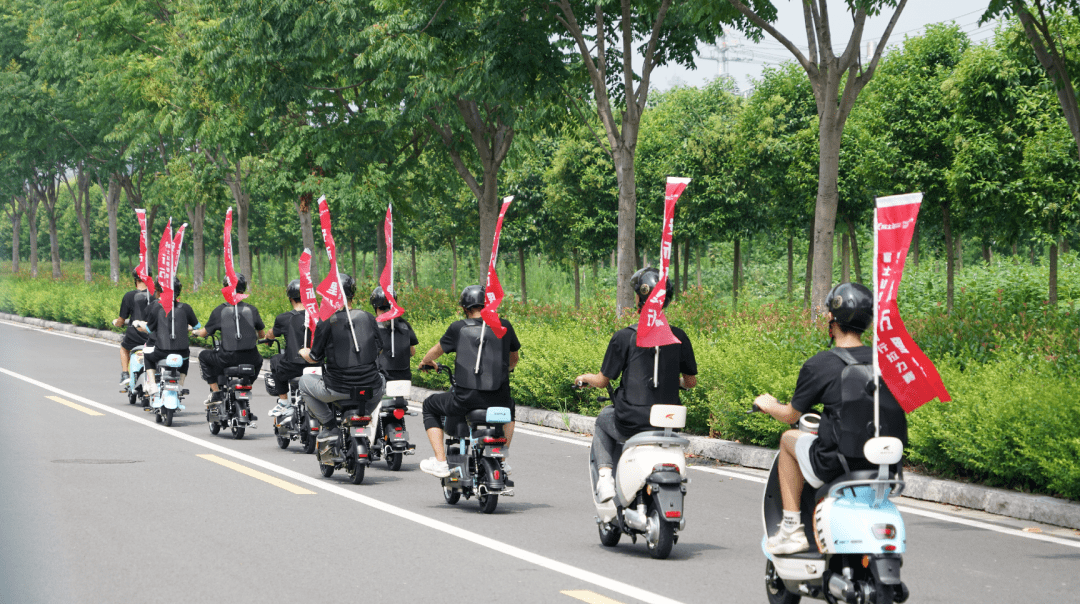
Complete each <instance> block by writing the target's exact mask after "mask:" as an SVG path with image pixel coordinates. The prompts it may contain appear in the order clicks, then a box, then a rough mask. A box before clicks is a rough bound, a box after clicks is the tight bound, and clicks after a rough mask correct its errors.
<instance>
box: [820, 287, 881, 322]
mask: <svg viewBox="0 0 1080 604" xmlns="http://www.w3.org/2000/svg"><path fill="white" fill-rule="evenodd" d="M825 305H826V306H828V307H829V314H831V315H832V320H833V321H834V322H836V324H837V325H839V326H841V327H843V328H844V329H847V330H849V331H854V332H857V333H862V332H864V331H866V328H868V327H870V322H871V321H873V320H874V295H873V294H872V293H870V290H869V289H867V288H866V286H865V285H863V284H861V283H841V284H839V285H837V286H836V287H834V288H832V290H831V291H829V295H828V296H827V297H826V298H825Z"/></svg>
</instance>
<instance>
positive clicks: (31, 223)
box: [26, 191, 41, 279]
mask: <svg viewBox="0 0 1080 604" xmlns="http://www.w3.org/2000/svg"><path fill="white" fill-rule="evenodd" d="M39 203H41V198H40V197H38V195H37V193H35V192H34V191H29V192H28V193H27V197H26V222H27V226H28V227H29V229H30V232H29V233H27V234H28V235H30V276H31V277H34V278H35V279H36V278H37V276H38V218H37V211H38V204H39Z"/></svg>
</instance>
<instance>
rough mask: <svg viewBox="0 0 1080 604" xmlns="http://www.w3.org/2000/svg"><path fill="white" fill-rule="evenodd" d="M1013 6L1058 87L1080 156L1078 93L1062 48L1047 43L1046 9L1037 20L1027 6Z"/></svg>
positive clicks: (1045, 69) (1062, 109) (1060, 99)
mask: <svg viewBox="0 0 1080 604" xmlns="http://www.w3.org/2000/svg"><path fill="white" fill-rule="evenodd" d="M1011 4H1012V5H1013V7H1014V8H1015V9H1016V10H1015V11H1014V12H1015V13H1016V16H1017V17H1019V19H1020V23H1021V24H1023V26H1024V33H1025V34H1027V37H1028V41H1029V42H1031V46H1032V49H1034V51H1035V56H1036V58H1038V59H1039V63H1040V64H1041V65H1042V67H1043V70H1044V71H1045V72H1046V75H1047V76H1048V78H1049V80H1050V82H1051V83H1052V84H1053V85H1054V90H1055V91H1056V92H1057V97H1058V104H1059V105H1060V106H1061V111H1062V113H1063V114H1064V116H1065V123H1066V124H1068V125H1069V131H1070V132H1071V133H1072V137H1073V142H1074V143H1075V144H1076V147H1077V152H1078V153H1080V107H1078V105H1077V101H1076V91H1075V90H1074V89H1073V83H1072V80H1071V79H1070V77H1069V71H1068V68H1067V66H1066V64H1065V61H1064V59H1063V57H1062V56H1061V52H1060V51H1059V47H1057V45H1056V44H1055V43H1054V40H1045V39H1043V35H1042V32H1041V31H1040V27H1039V25H1040V24H1042V25H1044V26H1046V25H1048V24H1047V23H1046V22H1045V18H1044V16H1043V10H1042V6H1039V9H1038V10H1039V16H1038V17H1036V16H1035V15H1032V14H1031V12H1030V11H1029V10H1028V7H1027V3H1026V2H1025V3H1017V2H1013V3H1011ZM1047 4H1051V8H1052V3H1047ZM1036 5H1037V6H1038V5H1039V3H1036ZM1057 44H1061V42H1060V41H1058V42H1057ZM1048 46H1049V48H1048Z"/></svg>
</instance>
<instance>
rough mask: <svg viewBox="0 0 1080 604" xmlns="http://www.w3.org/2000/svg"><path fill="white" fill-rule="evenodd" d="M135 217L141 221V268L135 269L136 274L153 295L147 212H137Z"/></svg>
mask: <svg viewBox="0 0 1080 604" xmlns="http://www.w3.org/2000/svg"><path fill="white" fill-rule="evenodd" d="M135 217H136V218H138V219H139V266H137V267H135V272H136V273H138V275H139V279H140V280H141V281H142V282H143V283H145V284H146V289H148V290H150V293H151V294H153V293H154V279H153V277H151V276H150V266H149V264H150V259H149V254H148V253H147V249H146V248H147V245H146V210H135Z"/></svg>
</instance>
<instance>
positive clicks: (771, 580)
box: [765, 560, 802, 604]
mask: <svg viewBox="0 0 1080 604" xmlns="http://www.w3.org/2000/svg"><path fill="white" fill-rule="evenodd" d="M765 595H767V596H768V597H769V604H799V601H801V600H802V596H800V595H798V594H793V593H791V592H790V591H788V590H787V586H786V585H784V581H783V580H782V579H781V578H780V575H778V574H776V567H775V566H773V563H772V560H765Z"/></svg>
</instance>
